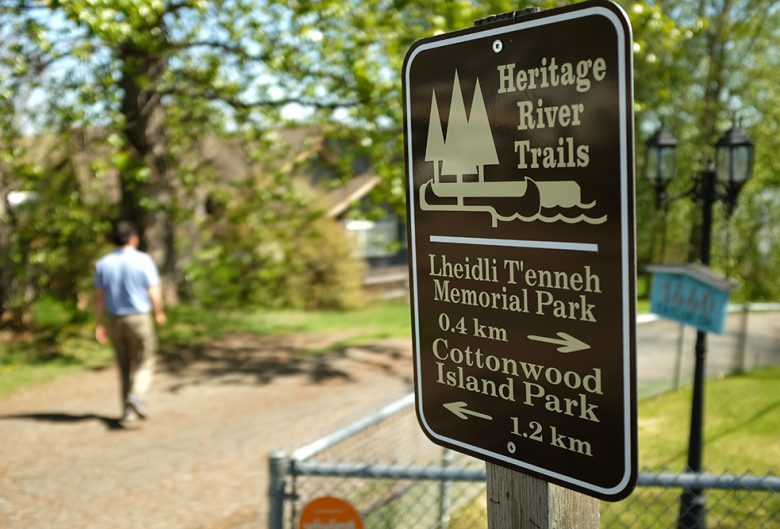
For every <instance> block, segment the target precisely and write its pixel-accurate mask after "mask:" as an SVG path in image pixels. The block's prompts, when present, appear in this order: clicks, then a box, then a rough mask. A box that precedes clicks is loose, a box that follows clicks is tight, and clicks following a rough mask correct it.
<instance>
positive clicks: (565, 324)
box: [403, 0, 636, 529]
mask: <svg viewBox="0 0 780 529" xmlns="http://www.w3.org/2000/svg"><path fill="white" fill-rule="evenodd" d="M631 56H632V51H631V29H630V25H629V22H628V18H627V16H626V14H625V12H623V10H622V9H621V8H620V7H618V6H617V5H616V4H614V3H612V2H608V1H604V0H594V1H590V2H584V3H580V4H575V5H572V6H569V7H564V8H560V9H554V10H549V11H542V12H538V13H533V14H529V15H524V16H520V17H514V16H512V17H510V18H508V19H503V18H501V17H499V18H496V19H491V20H490V22H489V23H486V24H482V25H479V26H477V27H475V28H471V29H467V30H463V31H457V32H454V33H450V34H445V35H439V36H436V37H432V38H429V39H423V40H420V41H418V42H417V43H415V44H414V46H412V48H411V49H410V50H409V52H408V53H407V56H406V60H405V62H404V68H403V86H404V134H405V162H406V174H407V181H406V191H407V212H408V227H409V232H408V235H409V236H408V240H409V270H410V299H411V305H412V331H413V339H414V362H415V364H414V371H415V393H416V397H417V398H416V412H417V417H418V420H419V422H420V425H421V427H422V429H423V431H424V432H425V434H426V435H428V437H429V438H430V439H431V440H432V441H433V442H435V443H437V444H440V445H442V446H445V447H448V448H451V449H453V450H457V451H460V452H463V453H466V454H469V455H472V456H474V457H477V458H480V459H483V460H485V461H487V462H488V474H489V489H488V492H489V494H490V497H489V512H491V513H493V514H491V518H496V517H497V518H498V519H499V520H506V521H491V522H490V523H491V524H492V525H491V526H493V527H497V528H498V527H501V529H514V528H516V527H526V526H527V527H528V528H529V529H531V528H533V529H545V528H547V527H553V526H554V527H558V528H560V529H564V528H567V527H570V528H571V529H574V528H575V527H576V528H577V529H581V528H582V527H591V526H593V527H596V526H598V508H597V504H596V503H595V500H591V499H589V498H586V497H584V496H582V495H580V494H577V493H573V492H569V491H568V490H566V491H564V490H563V489H561V488H560V487H565V488H566V489H572V490H574V491H577V492H580V493H584V494H587V495H589V496H594V497H596V498H599V499H604V500H609V501H617V500H619V499H621V498H623V497H625V496H626V495H628V494H629V493H630V492H631V490H632V489H633V486H634V483H635V481H636V414H635V408H636V387H635V369H636V360H635V341H636V329H635V324H636V293H635V284H634V277H635V256H634V246H635V244H634V210H633V207H634V188H633V182H634V176H633V95H632V66H631ZM506 469H509V470H506ZM520 473H522V474H527V475H529V476H532V478H531V477H526V476H524V475H522V474H520ZM502 476H503V477H502ZM548 483H552V484H554V485H548ZM521 490H522V491H523V494H522V495H520V494H519V493H520V491H521ZM526 502H527V503H526ZM575 506H576V508H575ZM572 509H573V510H572ZM587 513H590V514H587ZM586 515H587V516H590V517H591V518H592V519H591V520H589V521H585V520H584V518H582V517H583V516H586ZM570 516H574V518H573V519H572V520H573V522H572V524H571V525H562V524H563V521H564V520H565V519H568V517H570ZM523 519H525V520H526V521H527V523H529V524H531V525H522V524H523V523H524V522H523V521H522V520H523ZM510 520H511V521H510ZM543 520H547V521H546V522H545V524H547V525H540V523H541V521H543ZM594 523H595V525H593V524H594ZM550 524H552V525H550Z"/></svg>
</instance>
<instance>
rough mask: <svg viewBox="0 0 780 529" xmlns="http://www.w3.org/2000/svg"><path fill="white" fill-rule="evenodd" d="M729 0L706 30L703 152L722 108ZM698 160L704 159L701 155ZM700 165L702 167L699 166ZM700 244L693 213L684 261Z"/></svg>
mask: <svg viewBox="0 0 780 529" xmlns="http://www.w3.org/2000/svg"><path fill="white" fill-rule="evenodd" d="M731 6H732V0H723V4H722V6H721V9H720V11H719V12H718V14H717V16H716V17H715V18H714V19H713V20H712V24H711V29H710V30H709V31H708V32H707V57H706V61H707V77H706V83H705V85H704V87H705V88H704V109H703V112H702V113H701V115H700V119H699V134H700V135H701V136H700V137H699V144H700V145H701V146H702V148H703V149H704V152H709V149H712V145H713V144H714V142H715V141H716V127H717V120H718V116H719V114H720V113H721V111H722V110H723V104H722V102H721V100H720V96H721V92H723V86H724V84H725V80H724V72H725V71H726V64H725V63H726V43H727V41H728V36H729V25H730V12H731ZM700 9H701V12H700V15H701V16H706V13H705V12H704V6H701V7H700ZM701 163H702V164H706V163H708V160H707V159H706V158H705V159H704V160H701ZM702 169H704V167H702ZM700 246H701V218H699V217H694V219H693V224H692V226H691V232H690V236H689V238H688V262H693V261H696V260H698V259H699V257H700V256H699V247H700Z"/></svg>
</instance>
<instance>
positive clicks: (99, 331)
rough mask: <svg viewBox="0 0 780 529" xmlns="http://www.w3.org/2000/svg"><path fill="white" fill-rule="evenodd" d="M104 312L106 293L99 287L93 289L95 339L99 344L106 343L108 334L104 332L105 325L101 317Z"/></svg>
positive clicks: (103, 315)
mask: <svg viewBox="0 0 780 529" xmlns="http://www.w3.org/2000/svg"><path fill="white" fill-rule="evenodd" d="M105 314H106V293H105V292H104V291H103V289H101V288H96V289H95V321H96V322H97V325H96V326H95V339H96V340H97V341H98V343H99V344H106V343H108V334H106V327H105V326H104V325H103V318H104V317H105Z"/></svg>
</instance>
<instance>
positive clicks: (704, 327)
mask: <svg viewBox="0 0 780 529" xmlns="http://www.w3.org/2000/svg"><path fill="white" fill-rule="evenodd" d="M648 270H649V271H651V272H653V288H652V291H651V293H650V310H651V311H652V312H653V313H655V314H657V315H658V316H661V317H662V318H667V319H670V320H674V321H677V322H680V323H683V324H685V325H691V326H693V327H696V328H697V329H698V330H700V331H703V332H714V333H716V334H723V327H724V324H725V321H726V312H727V310H728V303H729V298H730V297H731V291H732V290H734V288H735V287H736V283H734V282H733V281H731V280H729V279H727V278H725V277H724V276H721V275H719V274H717V273H715V272H713V271H712V270H711V269H710V268H708V267H705V266H703V265H698V264H692V265H653V266H649V267H648Z"/></svg>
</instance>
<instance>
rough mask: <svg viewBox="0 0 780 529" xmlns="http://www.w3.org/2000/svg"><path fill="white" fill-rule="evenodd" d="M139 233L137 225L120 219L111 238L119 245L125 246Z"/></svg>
mask: <svg viewBox="0 0 780 529" xmlns="http://www.w3.org/2000/svg"><path fill="white" fill-rule="evenodd" d="M134 235H136V236H137V235H138V230H137V229H136V228H135V225H134V224H133V223H132V222H130V221H128V220H120V221H119V222H117V223H116V226H114V231H113V233H112V234H111V240H112V241H113V242H114V244H116V245H117V246H124V245H126V244H127V243H129V242H130V239H131V238H132V237H133V236H134Z"/></svg>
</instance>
